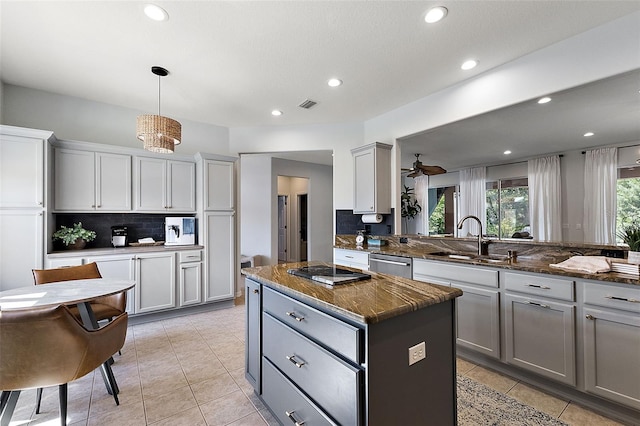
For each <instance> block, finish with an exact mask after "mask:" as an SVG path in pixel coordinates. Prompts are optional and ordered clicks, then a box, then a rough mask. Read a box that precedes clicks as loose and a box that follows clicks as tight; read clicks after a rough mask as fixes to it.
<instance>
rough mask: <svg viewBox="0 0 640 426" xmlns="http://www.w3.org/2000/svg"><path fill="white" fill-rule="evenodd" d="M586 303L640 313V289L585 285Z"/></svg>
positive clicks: (593, 284)
mask: <svg viewBox="0 0 640 426" xmlns="http://www.w3.org/2000/svg"><path fill="white" fill-rule="evenodd" d="M583 285H584V303H587V304H590V305H597V306H604V307H606V308H613V309H622V310H625V311H630V312H635V313H640V288H635V287H629V288H626V287H618V286H616V285H608V284H595V283H583Z"/></svg>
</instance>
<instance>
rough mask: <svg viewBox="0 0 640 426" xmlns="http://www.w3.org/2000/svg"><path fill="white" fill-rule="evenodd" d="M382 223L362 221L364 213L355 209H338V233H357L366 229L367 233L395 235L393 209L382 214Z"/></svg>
mask: <svg viewBox="0 0 640 426" xmlns="http://www.w3.org/2000/svg"><path fill="white" fill-rule="evenodd" d="M382 217H383V220H382V223H366V224H365V223H362V215H361V214H354V213H353V210H336V234H351V235H355V234H356V232H357V231H360V230H362V229H365V230H366V231H367V232H366V233H367V235H393V209H391V213H390V214H385V215H382Z"/></svg>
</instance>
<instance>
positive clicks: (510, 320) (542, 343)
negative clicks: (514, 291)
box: [505, 294, 576, 386]
mask: <svg viewBox="0 0 640 426" xmlns="http://www.w3.org/2000/svg"><path fill="white" fill-rule="evenodd" d="M505 302H506V318H505V329H506V338H505V344H506V360H507V362H508V363H510V364H514V365H517V366H519V367H522V368H524V369H526V370H529V371H533V372H535V373H538V374H540V375H543V376H545V377H548V378H551V379H554V380H557V381H559V382H562V383H566V384H569V385H572V386H575V384H576V373H575V307H574V306H573V305H567V304H563V303H557V302H552V301H548V300H546V299H534V298H528V297H520V296H514V295H510V294H506V295H505Z"/></svg>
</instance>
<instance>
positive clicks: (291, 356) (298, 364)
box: [287, 355, 306, 368]
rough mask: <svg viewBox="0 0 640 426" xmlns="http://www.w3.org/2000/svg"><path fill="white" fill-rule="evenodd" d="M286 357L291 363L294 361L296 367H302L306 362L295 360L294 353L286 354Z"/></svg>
mask: <svg viewBox="0 0 640 426" xmlns="http://www.w3.org/2000/svg"><path fill="white" fill-rule="evenodd" d="M287 359H288V360H289V361H291V362H292V363H294V364H295V365H296V367H298V368H302V366H303V365H305V364H306V362H304V361H302V362H298V361H296V356H295V355H287Z"/></svg>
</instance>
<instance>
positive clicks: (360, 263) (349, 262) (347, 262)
mask: <svg viewBox="0 0 640 426" xmlns="http://www.w3.org/2000/svg"><path fill="white" fill-rule="evenodd" d="M333 263H335V264H336V265H342V266H349V267H351V268H358V269H362V270H363V271H368V270H369V252H366V251H357V250H347V249H339V248H334V249H333Z"/></svg>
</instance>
